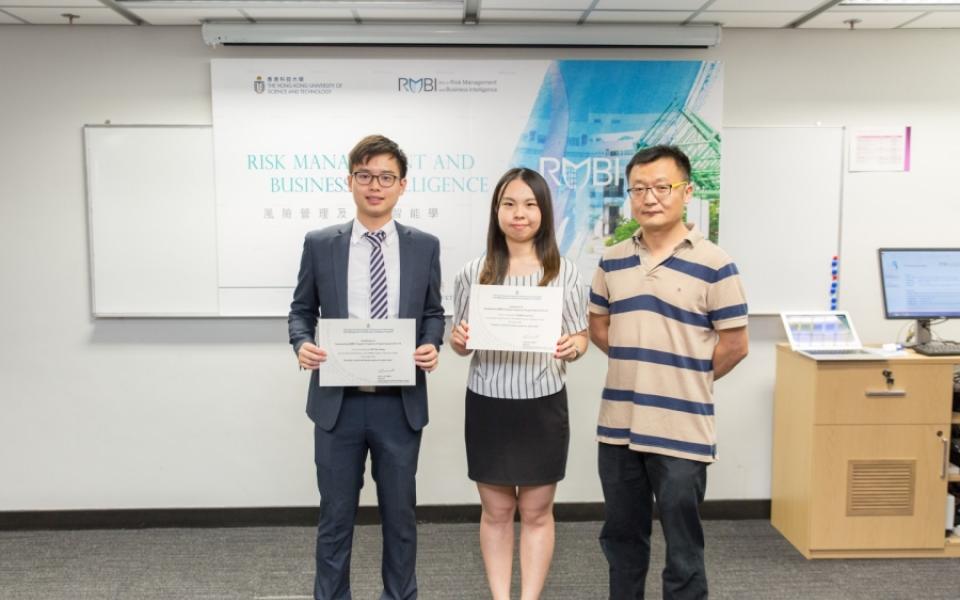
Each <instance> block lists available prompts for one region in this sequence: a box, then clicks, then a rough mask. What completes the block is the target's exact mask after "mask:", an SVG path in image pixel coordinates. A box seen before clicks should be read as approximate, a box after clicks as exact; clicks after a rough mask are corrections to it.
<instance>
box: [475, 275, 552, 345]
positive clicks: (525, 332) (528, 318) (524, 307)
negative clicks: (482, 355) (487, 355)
mask: <svg viewBox="0 0 960 600" xmlns="http://www.w3.org/2000/svg"><path fill="white" fill-rule="evenodd" d="M562 315H563V288H562V287H554V286H537V287H532V286H515V285H474V286H471V288H470V310H469V316H468V319H469V321H468V322H469V323H470V337H469V338H468V339H467V348H469V349H471V350H507V351H516V352H549V353H551V354H553V353H554V352H556V350H557V340H558V339H560V323H561V318H562Z"/></svg>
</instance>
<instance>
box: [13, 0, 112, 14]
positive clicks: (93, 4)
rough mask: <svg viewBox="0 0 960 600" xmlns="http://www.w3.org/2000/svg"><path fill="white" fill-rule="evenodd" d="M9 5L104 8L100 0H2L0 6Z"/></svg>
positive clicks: (23, 6)
mask: <svg viewBox="0 0 960 600" xmlns="http://www.w3.org/2000/svg"><path fill="white" fill-rule="evenodd" d="M8 6H19V7H21V8H60V7H64V8H67V7H69V8H73V7H77V6H86V7H87V8H104V6H103V4H101V3H100V2H99V0H0V8H3V9H6V8H7V7H8ZM61 12H62V11H61Z"/></svg>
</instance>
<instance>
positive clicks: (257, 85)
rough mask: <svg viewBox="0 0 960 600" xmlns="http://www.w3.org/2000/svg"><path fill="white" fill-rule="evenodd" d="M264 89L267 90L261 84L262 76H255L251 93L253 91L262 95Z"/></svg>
mask: <svg viewBox="0 0 960 600" xmlns="http://www.w3.org/2000/svg"><path fill="white" fill-rule="evenodd" d="M265 89H267V84H265V83H264V82H263V77H262V76H260V75H257V78H256V80H254V82H253V91H255V92H256V93H258V94H262V93H263V90H265Z"/></svg>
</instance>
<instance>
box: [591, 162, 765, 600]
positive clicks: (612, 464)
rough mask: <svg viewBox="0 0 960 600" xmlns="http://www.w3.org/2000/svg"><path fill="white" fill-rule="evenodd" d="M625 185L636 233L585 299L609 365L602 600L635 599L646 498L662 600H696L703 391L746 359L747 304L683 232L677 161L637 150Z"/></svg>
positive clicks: (701, 582)
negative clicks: (662, 544) (656, 516)
mask: <svg viewBox="0 0 960 600" xmlns="http://www.w3.org/2000/svg"><path fill="white" fill-rule="evenodd" d="M626 175H627V183H628V190H627V191H628V192H629V194H630V207H631V210H632V212H633V218H634V219H636V221H637V223H639V224H640V229H638V230H637V233H636V234H635V235H634V236H633V237H632V238H630V239H628V240H624V241H623V242H620V243H619V244H617V245H615V246H613V247H611V248H609V249H608V250H607V251H606V252H605V253H604V255H603V259H602V260H601V261H600V266H599V267H598V268H597V271H596V274H595V275H594V278H593V283H592V285H591V290H590V339H591V340H593V343H594V344H595V345H596V346H597V347H598V348H600V349H601V350H603V352H605V353H606V354H607V357H608V366H607V378H606V384H605V386H604V390H603V400H602V403H601V408H600V418H599V424H598V426H597V440H598V442H599V449H598V466H599V471H600V481H601V484H602V487H603V497H604V501H605V503H606V520H605V522H604V525H603V530H602V531H601V533H600V545H601V547H602V548H603V553H604V555H605V556H606V558H607V562H608V563H609V565H610V598H611V599H612V600H613V599H616V600H620V599H628V598H629V599H631V600H634V599H637V598H643V597H644V583H645V581H646V575H647V570H648V567H649V564H650V532H651V526H652V516H653V501H654V499H656V502H657V506H658V508H659V510H660V522H661V525H662V527H663V533H664V537H665V538H666V540H667V564H666V568H665V569H664V571H663V597H664V598H678V599H679V598H684V599H687V598H706V597H707V577H706V568H705V566H704V559H703V528H702V527H701V524H700V512H699V505H700V503H701V502H702V501H703V497H704V492H705V489H706V483H707V465H709V464H710V463H712V462H713V461H715V460H716V459H717V446H716V434H715V426H714V420H713V414H714V406H713V398H712V391H713V382H714V380H716V379H719V378H720V377H723V376H724V375H726V374H727V373H729V372H730V370H731V369H733V367H734V366H736V364H737V363H739V362H740V361H741V360H742V359H743V358H744V357H745V356H746V355H747V327H746V326H747V305H746V300H745V299H744V294H743V288H742V286H741V283H740V277H739V275H738V272H737V268H736V266H735V265H734V264H733V262H732V261H731V260H730V257H729V256H728V255H727V254H726V253H725V252H724V251H723V250H721V249H720V248H718V247H717V246H716V245H714V244H712V243H711V242H710V241H708V240H706V239H704V237H703V234H702V233H700V231H698V230H697V228H696V227H695V226H689V225H686V224H685V223H684V222H683V212H684V207H685V206H686V205H687V203H688V202H689V201H690V198H691V197H692V195H693V186H692V184H691V182H690V160H689V159H688V158H687V156H686V155H685V154H684V153H683V152H682V151H680V149H679V148H676V147H675V146H654V147H650V148H645V149H643V150H641V151H640V152H638V153H637V154H636V155H635V156H634V157H633V158H632V159H631V160H630V163H629V164H628V165H627V169H626Z"/></svg>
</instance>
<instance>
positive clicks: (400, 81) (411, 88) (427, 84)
mask: <svg viewBox="0 0 960 600" xmlns="http://www.w3.org/2000/svg"><path fill="white" fill-rule="evenodd" d="M397 91H398V92H410V93H411V94H419V93H420V92H435V91H437V78H436V77H421V78H420V79H413V78H412V77H398V78H397Z"/></svg>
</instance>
